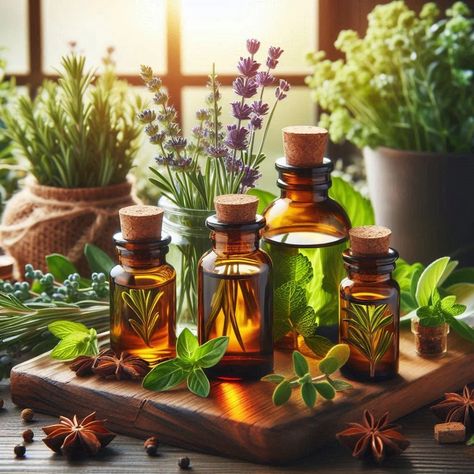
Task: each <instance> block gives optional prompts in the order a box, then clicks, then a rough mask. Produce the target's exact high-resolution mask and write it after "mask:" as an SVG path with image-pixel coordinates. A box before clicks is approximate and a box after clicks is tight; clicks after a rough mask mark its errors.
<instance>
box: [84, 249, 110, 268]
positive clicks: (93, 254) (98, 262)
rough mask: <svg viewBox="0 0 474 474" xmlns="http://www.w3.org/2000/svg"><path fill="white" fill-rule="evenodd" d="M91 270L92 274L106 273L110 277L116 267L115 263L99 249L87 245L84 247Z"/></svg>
mask: <svg viewBox="0 0 474 474" xmlns="http://www.w3.org/2000/svg"><path fill="white" fill-rule="evenodd" d="M84 255H85V256H86V259H87V262H88V263H89V268H90V269H91V271H92V272H97V273H105V274H106V275H108V274H109V273H110V270H112V268H113V267H114V266H115V263H114V261H113V260H112V259H111V258H110V257H109V256H108V255H107V254H106V253H105V252H104V251H103V250H102V249H100V248H99V247H96V246H95V245H92V244H86V246H85V247H84Z"/></svg>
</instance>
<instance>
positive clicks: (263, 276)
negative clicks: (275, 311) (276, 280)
mask: <svg viewBox="0 0 474 474" xmlns="http://www.w3.org/2000/svg"><path fill="white" fill-rule="evenodd" d="M257 205H258V199H257V198H256V197H254V196H248V195H238V194H228V195H224V196H218V197H217V198H216V200H215V208H216V215H214V216H211V217H209V218H208V219H207V221H206V225H207V226H208V227H209V229H211V239H212V250H210V251H209V252H207V253H205V254H204V255H203V256H202V258H201V260H200V262H199V266H198V292H199V293H198V295H199V296H198V312H199V325H198V331H199V341H200V343H201V344H203V343H205V342H206V341H208V340H209V339H213V338H215V337H218V336H228V337H229V345H228V348H227V352H226V354H225V355H224V357H223V358H222V359H221V361H220V362H219V364H218V365H216V366H215V367H213V368H211V369H209V370H208V372H209V375H211V376H213V377H217V378H221V379H226V380H242V379H259V378H260V377H262V376H263V375H266V374H268V373H269V372H272V370H273V341H272V288H271V268H272V264H271V260H270V258H269V256H268V255H267V254H266V253H265V252H264V251H262V250H260V249H259V237H260V236H259V234H260V230H261V229H262V228H263V226H264V225H265V219H264V218H263V217H262V216H258V215H256V210H257Z"/></svg>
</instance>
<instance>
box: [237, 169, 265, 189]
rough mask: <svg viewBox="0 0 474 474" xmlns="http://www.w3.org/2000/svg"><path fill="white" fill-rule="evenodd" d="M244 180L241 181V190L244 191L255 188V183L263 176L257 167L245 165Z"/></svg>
mask: <svg viewBox="0 0 474 474" xmlns="http://www.w3.org/2000/svg"><path fill="white" fill-rule="evenodd" d="M243 174H244V175H243V176H242V181H241V182H240V187H241V191H242V192H244V191H246V190H247V189H249V188H254V187H255V183H256V182H257V180H258V179H260V178H261V177H262V173H260V172H259V171H258V170H257V169H256V168H251V167H250V166H249V165H245V166H244V168H243Z"/></svg>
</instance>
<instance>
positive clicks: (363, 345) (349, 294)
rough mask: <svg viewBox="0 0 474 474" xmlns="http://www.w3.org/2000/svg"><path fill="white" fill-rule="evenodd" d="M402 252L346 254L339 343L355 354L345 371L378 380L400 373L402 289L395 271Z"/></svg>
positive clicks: (364, 378) (344, 372)
mask: <svg viewBox="0 0 474 474" xmlns="http://www.w3.org/2000/svg"><path fill="white" fill-rule="evenodd" d="M397 258H398V253H397V252H396V251H395V250H393V249H390V250H389V253H388V254H387V255H386V256H380V257H379V256H356V255H353V254H352V253H351V250H350V249H348V250H346V251H344V253H343V259H344V263H345V267H346V269H347V272H348V276H347V278H345V279H344V280H343V281H342V282H341V287H340V311H339V318H340V320H339V340H340V342H341V343H345V344H349V347H350V350H351V354H350V358H349V360H348V362H347V363H346V365H345V366H344V367H342V369H341V372H342V373H343V374H344V375H346V376H347V377H349V378H353V379H356V380H363V381H378V380H385V379H389V378H392V377H394V376H396V375H397V374H398V361H399V325H400V289H399V286H398V284H397V282H396V281H395V280H393V279H392V276H391V272H392V271H393V270H394V268H395V260H396V259H397Z"/></svg>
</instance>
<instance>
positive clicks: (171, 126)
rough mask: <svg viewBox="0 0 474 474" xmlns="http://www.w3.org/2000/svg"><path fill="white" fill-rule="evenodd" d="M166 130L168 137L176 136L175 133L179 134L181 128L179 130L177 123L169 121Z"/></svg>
mask: <svg viewBox="0 0 474 474" xmlns="http://www.w3.org/2000/svg"><path fill="white" fill-rule="evenodd" d="M167 132H168V135H169V136H170V137H176V136H177V135H179V134H180V132H181V130H180V128H179V125H178V124H177V123H170V124H169V125H168V129H167Z"/></svg>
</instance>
